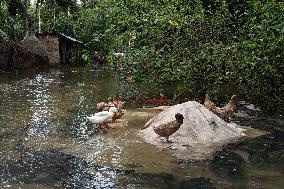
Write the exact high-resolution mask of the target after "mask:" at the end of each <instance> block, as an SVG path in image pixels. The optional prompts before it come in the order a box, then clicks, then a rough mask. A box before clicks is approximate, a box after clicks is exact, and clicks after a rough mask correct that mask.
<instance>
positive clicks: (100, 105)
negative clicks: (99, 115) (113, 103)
mask: <svg viewBox="0 0 284 189" xmlns="http://www.w3.org/2000/svg"><path fill="white" fill-rule="evenodd" d="M108 109H109V107H108V104H107V103H106V102H99V103H97V110H98V111H99V112H101V111H108Z"/></svg>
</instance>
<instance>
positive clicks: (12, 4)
mask: <svg viewBox="0 0 284 189" xmlns="http://www.w3.org/2000/svg"><path fill="white" fill-rule="evenodd" d="M16 5H17V1H16V0H9V1H8V13H9V16H10V17H11V18H12V19H11V22H10V23H9V24H10V29H9V37H10V43H9V48H8V61H7V63H6V66H5V71H11V70H12V69H13V65H14V53H15V45H14V42H15V38H16V36H15V25H16V22H15V19H16V9H17V7H16Z"/></svg>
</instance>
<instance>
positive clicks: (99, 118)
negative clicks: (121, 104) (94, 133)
mask: <svg viewBox="0 0 284 189" xmlns="http://www.w3.org/2000/svg"><path fill="white" fill-rule="evenodd" d="M117 112H118V110H117V108H115V107H110V108H109V110H108V111H101V112H98V113H95V115H92V116H90V117H87V119H88V120H89V121H90V122H91V123H99V124H100V128H101V129H102V130H103V129H105V128H108V127H109V126H108V125H107V124H106V123H105V122H106V121H107V120H108V119H110V118H112V117H113V116H114V115H115V114H116V113H117Z"/></svg>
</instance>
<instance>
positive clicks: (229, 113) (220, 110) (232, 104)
mask: <svg viewBox="0 0 284 189" xmlns="http://www.w3.org/2000/svg"><path fill="white" fill-rule="evenodd" d="M237 102H238V96H237V95H233V96H232V97H231V99H230V101H229V102H228V103H227V104H226V105H225V106H223V107H218V106H216V105H215V104H214V102H212V101H211V100H210V97H209V95H206V96H205V101H204V106H205V107H206V108H207V109H208V110H210V111H212V112H213V113H214V114H216V115H217V116H218V117H220V118H221V119H223V120H224V121H226V122H230V121H231V119H232V117H233V116H234V113H235V111H236V109H237Z"/></svg>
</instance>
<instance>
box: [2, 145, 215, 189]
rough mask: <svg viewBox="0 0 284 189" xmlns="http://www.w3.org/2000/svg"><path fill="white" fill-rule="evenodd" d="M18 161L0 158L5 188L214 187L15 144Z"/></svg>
mask: <svg viewBox="0 0 284 189" xmlns="http://www.w3.org/2000/svg"><path fill="white" fill-rule="evenodd" d="M16 153H17V155H18V156H19V157H18V159H17V160H8V159H3V158H1V159H0V176H1V181H2V183H5V184H6V185H4V186H6V187H9V186H11V185H12V184H14V185H16V186H17V185H18V186H21V185H23V184H34V185H42V186H50V187H54V188H135V187H146V188H169V189H170V188H177V189H186V188H197V189H198V188H202V189H203V188H204V189H205V188H209V189H210V188H214V187H213V184H212V183H211V182H210V179H208V178H204V177H201V178H192V179H188V180H182V181H180V180H178V179H177V178H176V177H174V176H173V175H171V174H168V173H160V174H154V173H136V172H135V170H122V169H115V168H111V167H106V166H101V165H98V164H95V163H92V162H87V161H85V160H83V159H80V158H78V157H76V156H73V155H69V154H65V153H63V152H60V151H57V150H48V151H32V150H31V149H29V148H27V147H24V146H23V145H21V144H18V145H17V146H16Z"/></svg>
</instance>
